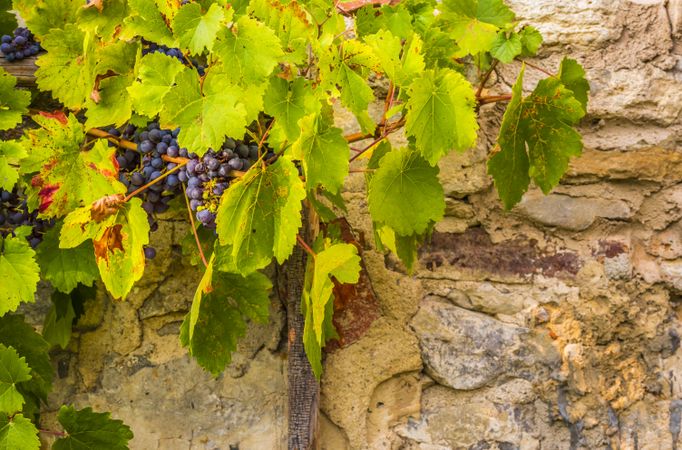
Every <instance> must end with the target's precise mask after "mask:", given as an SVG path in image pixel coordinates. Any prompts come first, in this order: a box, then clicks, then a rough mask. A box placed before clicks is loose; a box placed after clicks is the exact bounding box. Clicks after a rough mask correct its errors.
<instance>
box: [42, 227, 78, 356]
mask: <svg viewBox="0 0 682 450" xmlns="http://www.w3.org/2000/svg"><path fill="white" fill-rule="evenodd" d="M57 242H58V241H57ZM75 318H76V311H75V310H74V309H73V303H72V302H71V296H70V295H68V294H64V293H62V292H59V291H54V292H53V293H52V306H51V307H50V310H49V311H48V313H47V315H46V316H45V321H44V323H43V338H44V339H45V340H46V341H47V342H48V343H49V344H50V345H51V346H57V345H58V346H60V347H61V348H62V349H66V347H67V346H68V345H69V341H70V340H71V328H72V326H73V321H74V319H75Z"/></svg>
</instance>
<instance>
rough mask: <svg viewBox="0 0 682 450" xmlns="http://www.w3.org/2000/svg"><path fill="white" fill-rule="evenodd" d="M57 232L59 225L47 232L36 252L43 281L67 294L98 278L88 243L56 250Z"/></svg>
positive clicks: (93, 256)
mask: <svg viewBox="0 0 682 450" xmlns="http://www.w3.org/2000/svg"><path fill="white" fill-rule="evenodd" d="M61 230H62V225H61V224H60V225H58V226H55V227H53V228H51V229H50V230H48V231H47V233H45V236H44V237H43V242H42V243H41V244H40V245H39V246H38V249H37V251H36V259H37V261H38V265H39V266H40V270H41V272H42V275H43V278H44V279H45V280H47V281H49V282H50V283H51V284H52V286H53V287H54V288H55V289H57V290H58V291H61V292H64V293H69V292H71V291H72V290H73V289H74V288H75V287H76V286H77V285H78V284H79V283H81V284H84V285H87V286H91V285H92V283H93V282H94V281H96V280H97V278H99V272H98V270H97V263H96V261H95V255H94V249H93V247H92V244H91V243H90V242H85V243H83V244H81V245H79V246H78V247H75V248H59V234H60V233H61Z"/></svg>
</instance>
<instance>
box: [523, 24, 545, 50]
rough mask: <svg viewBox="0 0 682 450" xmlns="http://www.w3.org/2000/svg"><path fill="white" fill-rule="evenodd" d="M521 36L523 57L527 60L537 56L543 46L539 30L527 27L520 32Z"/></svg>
mask: <svg viewBox="0 0 682 450" xmlns="http://www.w3.org/2000/svg"><path fill="white" fill-rule="evenodd" d="M519 36H520V37H521V45H523V50H522V51H521V56H523V57H526V58H528V57H531V56H535V55H536V54H537V52H538V49H539V48H540V45H542V35H541V34H540V32H539V31H538V30H537V28H535V27H533V26H530V25H526V26H525V27H523V28H522V29H521V31H519Z"/></svg>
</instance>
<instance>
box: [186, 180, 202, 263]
mask: <svg viewBox="0 0 682 450" xmlns="http://www.w3.org/2000/svg"><path fill="white" fill-rule="evenodd" d="M182 196H183V197H185V205H187V215H189V223H190V226H191V227H192V234H194V240H195V241H196V243H197V249H199V256H201V262H203V263H204V267H206V268H207V269H208V262H207V261H206V256H205V255H204V249H203V248H202V247H201V240H199V234H198V233H197V228H196V226H195V225H194V214H192V208H191V207H190V206H189V199H188V198H187V193H186V192H185V183H182Z"/></svg>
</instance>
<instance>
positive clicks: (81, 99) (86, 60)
mask: <svg viewBox="0 0 682 450" xmlns="http://www.w3.org/2000/svg"><path fill="white" fill-rule="evenodd" d="M40 45H41V46H42V47H43V48H44V49H45V50H47V53H45V54H43V55H41V56H40V57H39V58H38V60H37V61H36V65H37V66H38V70H36V73H35V75H36V82H37V83H38V87H39V88H40V90H43V91H52V95H53V96H54V97H55V98H56V99H57V100H59V101H61V102H62V103H63V104H64V106H66V107H67V108H69V109H79V108H81V107H82V106H84V105H85V100H86V99H87V98H88V97H89V96H90V92H91V91H92V88H93V86H94V84H95V76H96V73H95V65H96V60H95V58H94V47H95V43H94V41H93V38H92V35H90V34H86V33H84V32H83V31H82V30H80V29H79V28H78V27H77V26H76V25H66V26H65V27H64V29H53V30H51V31H50V32H49V33H48V34H47V35H45V37H44V38H43V40H42V41H41V42H40Z"/></svg>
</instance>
